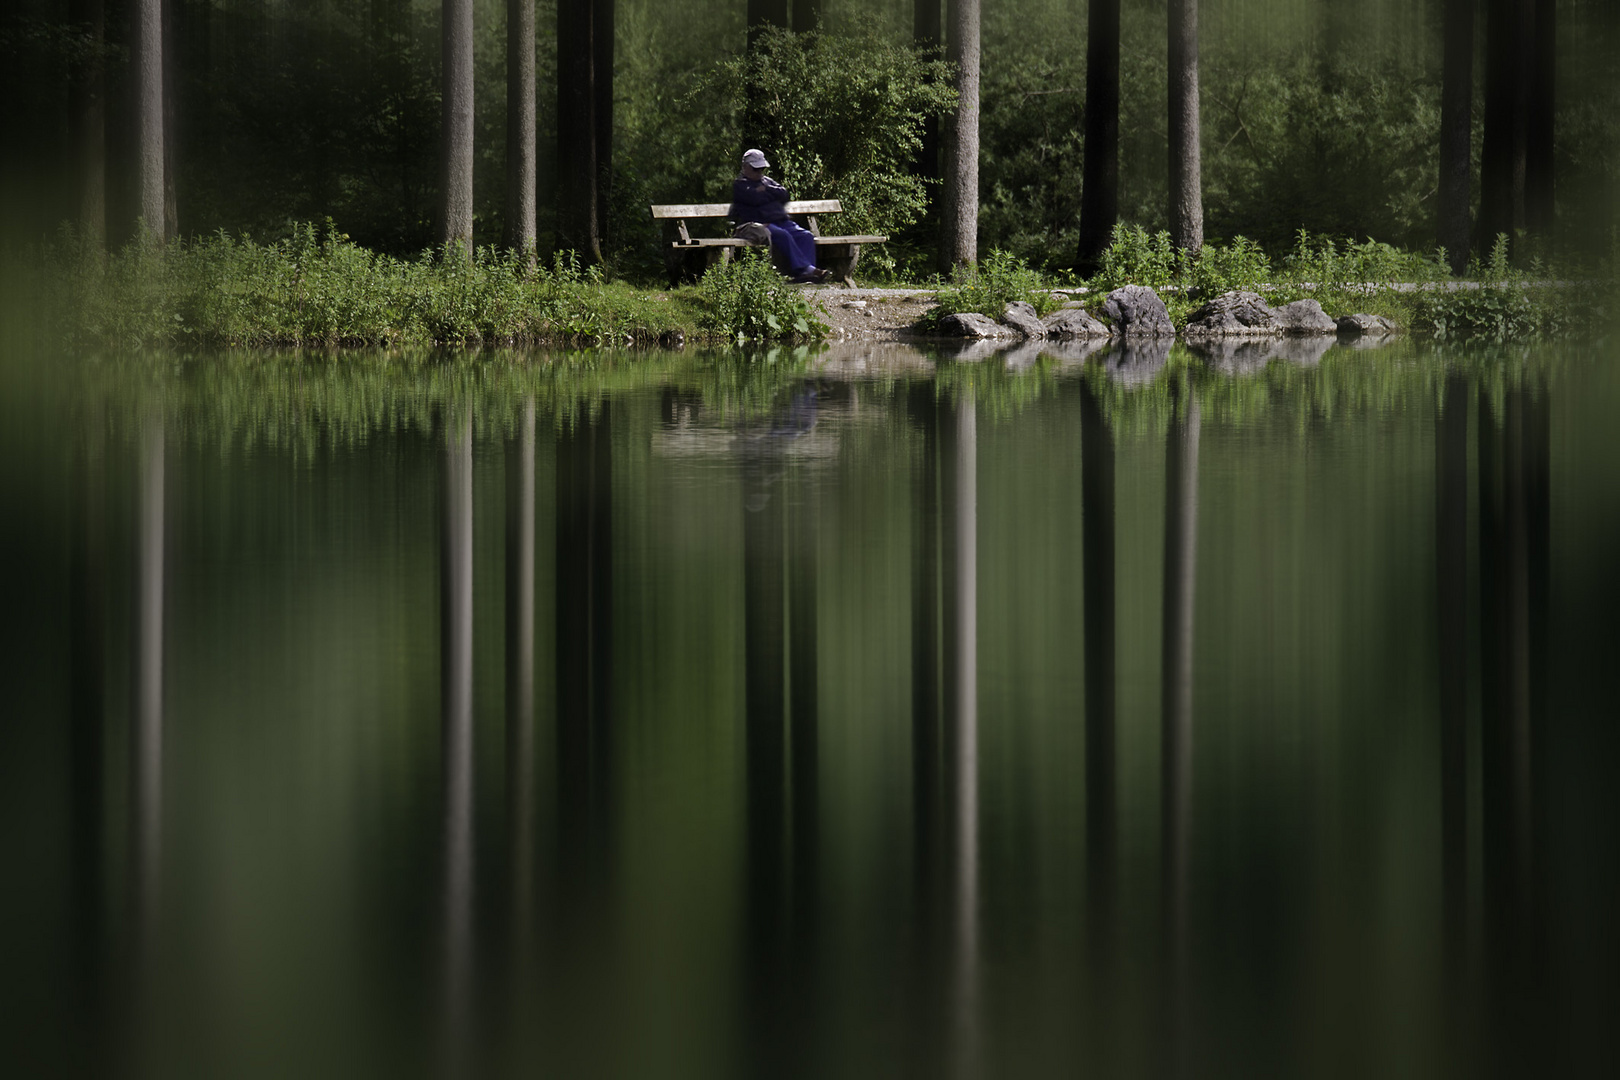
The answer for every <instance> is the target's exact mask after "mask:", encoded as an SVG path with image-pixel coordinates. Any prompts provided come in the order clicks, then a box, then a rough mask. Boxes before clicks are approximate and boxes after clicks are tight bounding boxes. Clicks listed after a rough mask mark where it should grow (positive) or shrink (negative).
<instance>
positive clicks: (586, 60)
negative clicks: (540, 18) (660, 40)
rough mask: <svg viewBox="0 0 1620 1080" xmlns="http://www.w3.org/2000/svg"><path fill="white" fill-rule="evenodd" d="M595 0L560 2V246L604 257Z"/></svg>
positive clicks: (584, 256) (590, 257) (589, 259)
mask: <svg viewBox="0 0 1620 1080" xmlns="http://www.w3.org/2000/svg"><path fill="white" fill-rule="evenodd" d="M595 22H596V17H595V4H594V3H593V0H559V3H558V4H557V247H558V248H559V249H561V250H571V251H576V252H578V253H579V256H580V258H581V259H583V260H584V261H586V262H588V263H594V262H600V261H601V259H602V244H601V233H600V232H598V224H599V223H598V216H597V205H596V201H597V162H596V157H597V147H596V131H597V128H596V47H595V44H594V42H595V29H594V28H595Z"/></svg>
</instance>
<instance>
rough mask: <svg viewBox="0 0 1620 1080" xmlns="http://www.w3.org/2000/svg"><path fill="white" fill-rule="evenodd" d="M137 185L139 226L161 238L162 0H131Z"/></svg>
mask: <svg viewBox="0 0 1620 1080" xmlns="http://www.w3.org/2000/svg"><path fill="white" fill-rule="evenodd" d="M134 3H135V10H134V12H133V16H134V18H133V22H134V26H133V28H132V29H133V31H134V34H133V36H134V38H135V56H134V67H135V158H136V170H135V171H136V187H137V190H138V191H139V193H140V195H139V200H138V201H137V203H136V208H137V210H138V211H139V214H140V219H141V222H142V227H143V228H144V230H145V233H146V235H147V236H148V237H149V238H150V239H152V240H155V241H157V242H159V243H162V242H163V236H164V232H163V228H164V218H165V214H164V197H163V0H134Z"/></svg>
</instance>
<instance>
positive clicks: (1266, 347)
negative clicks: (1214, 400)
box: [1187, 338, 1275, 375]
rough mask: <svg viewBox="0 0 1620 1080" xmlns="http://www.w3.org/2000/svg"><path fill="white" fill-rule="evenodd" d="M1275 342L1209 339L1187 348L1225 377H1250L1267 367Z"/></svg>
mask: <svg viewBox="0 0 1620 1080" xmlns="http://www.w3.org/2000/svg"><path fill="white" fill-rule="evenodd" d="M1274 344H1275V342H1273V341H1269V340H1268V341H1246V340H1244V339H1243V338H1208V339H1206V340H1203V341H1189V342H1188V343H1187V348H1189V349H1191V350H1192V353H1193V355H1194V356H1197V357H1198V358H1199V359H1200V360H1202V361H1203V362H1204V363H1206V364H1208V365H1209V366H1210V367H1211V368H1213V369H1214V370H1216V371H1219V372H1220V373H1221V374H1223V375H1248V374H1250V373H1252V372H1256V371H1259V370H1260V369H1261V368H1263V367H1265V366H1266V361H1267V360H1269V359H1270V358H1271V349H1272V347H1273V345H1274Z"/></svg>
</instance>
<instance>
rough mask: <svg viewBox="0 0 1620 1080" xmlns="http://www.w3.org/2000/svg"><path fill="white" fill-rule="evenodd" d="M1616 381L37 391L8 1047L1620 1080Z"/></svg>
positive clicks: (1566, 373) (905, 368)
mask: <svg viewBox="0 0 1620 1080" xmlns="http://www.w3.org/2000/svg"><path fill="white" fill-rule="evenodd" d="M1311 352H1317V353H1319V352H1320V350H1311ZM936 360H937V361H938V362H937V364H936V363H935V361H936ZM970 361H971V362H970ZM1617 361H1620V357H1617V356H1616V355H1615V349H1614V347H1613V346H1606V347H1596V348H1559V349H1542V350H1535V349H1532V350H1528V351H1527V350H1524V349H1514V350H1504V349H1479V350H1473V351H1466V352H1453V353H1450V354H1444V353H1441V352H1438V351H1434V350H1432V349H1427V348H1424V347H1420V346H1418V345H1415V344H1399V345H1396V346H1393V347H1391V348H1388V349H1383V350H1375V351H1353V350H1349V349H1344V348H1338V347H1335V348H1333V349H1331V350H1329V351H1328V352H1327V353H1326V354H1325V355H1314V356H1313V355H1302V356H1288V355H1282V356H1276V355H1271V356H1268V355H1266V354H1265V353H1264V352H1262V351H1254V350H1250V351H1248V352H1244V351H1231V352H1229V353H1227V354H1215V355H1211V356H1206V357H1202V358H1199V357H1195V356H1193V355H1191V354H1183V353H1181V352H1180V350H1179V348H1178V350H1177V351H1176V352H1175V353H1174V354H1172V355H1170V356H1168V357H1166V356H1165V355H1164V354H1163V353H1162V352H1159V353H1157V354H1155V353H1153V352H1151V351H1149V352H1147V353H1136V354H1131V355H1125V354H1120V353H1112V354H1109V353H1104V354H1101V355H1100V356H1093V357H1091V358H1090V360H1089V361H1087V360H1086V359H1085V358H1084V357H1082V356H1079V355H1073V356H1069V357H1067V358H1064V357H1061V356H1053V355H1050V354H1047V355H1041V354H1039V353H1032V352H1024V353H1018V352H1015V353H1013V354H1010V355H992V356H988V357H962V358H958V359H955V360H952V359H950V358H948V357H934V356H924V355H923V354H921V353H917V352H915V351H913V350H910V349H906V348H899V347H889V348H881V349H866V350H864V351H862V350H857V349H848V348H842V349H835V350H833V351H831V352H827V353H823V354H821V355H819V356H806V355H803V354H800V355H792V354H789V353H786V352H779V353H777V354H774V355H773V356H772V357H771V358H769V360H768V361H767V360H766V359H758V358H756V359H755V360H753V361H752V362H749V361H745V360H742V359H739V358H734V357H718V356H709V357H705V356H690V355H689V356H685V357H682V356H648V355H646V354H641V355H615V354H611V353H595V354H587V355H583V356H574V357H536V356H506V355H488V354H486V355H483V356H481V357H478V358H476V359H475V360H474V361H473V362H471V363H459V364H451V363H443V362H436V361H433V360H432V359H430V358H429V359H423V358H414V359H412V358H399V357H385V356H373V355H361V356H351V357H345V358H340V359H337V360H333V359H331V358H330V357H296V356H285V355H283V356H256V357H231V356H227V357H207V358H187V359H181V358H160V359H159V360H157V361H149V362H140V363H137V362H127V361H126V362H122V363H112V362H103V363H100V364H96V365H93V366H92V367H91V368H90V370H89V373H88V374H80V373H79V368H77V367H76V366H72V367H70V366H67V365H63V366H62V370H63V371H69V372H72V374H66V375H61V376H59V377H58V378H56V379H52V380H44V381H43V382H42V381H41V380H38V379H33V380H31V381H28V382H27V383H26V385H25V384H24V383H23V382H22V381H21V380H13V381H12V384H8V385H9V389H8V391H7V393H6V395H5V398H4V406H3V408H4V423H3V425H0V427H3V429H4V432H3V434H0V454H3V457H0V484H3V486H0V515H3V517H0V520H3V521H4V530H3V534H0V543H3V545H4V555H5V558H4V565H5V566H7V567H9V568H10V571H9V574H8V578H9V580H8V581H7V583H6V586H5V589H4V595H5V597H6V599H5V603H4V605H3V608H0V634H3V638H0V642H3V649H0V665H3V674H4V678H3V682H0V695H3V696H0V701H3V712H4V715H5V722H4V724H3V725H0V852H3V853H4V858H5V866H6V871H5V886H4V888H3V889H0V1017H3V1020H0V1026H3V1031H4V1033H5V1039H6V1044H7V1051H6V1054H7V1057H8V1058H10V1059H11V1060H12V1061H13V1062H19V1061H20V1062H21V1063H22V1069H21V1071H20V1072H19V1073H18V1075H51V1074H83V1075H98V1076H105V1075H120V1074H129V1075H136V1076H161V1077H174V1076H198V1077H226V1076H292V1075H306V1076H317V1075H319V1076H356V1075H395V1076H414V1075H424V1076H436V1075H467V1076H473V1075H496V1074H513V1075H554V1076H564V1077H575V1076H698V1077H727V1076H745V1077H754V1076H793V1075H803V1076H832V1075H839V1076H844V1075H869V1076H918V1077H939V1076H993V1077H1006V1076H1021V1075H1028V1076H1054V1075H1073V1074H1077V1073H1081V1072H1089V1073H1092V1074H1096V1075H1106V1076H1118V1075H1134V1074H1151V1075H1165V1076H1206V1075H1207V1076H1217V1075H1230V1076H1291V1075H1300V1076H1304V1075H1310V1076H1316V1075H1322V1076H1335V1075H1342V1076H1370V1075H1411V1076H1432V1075H1456V1076H1477V1075H1480V1074H1490V1073H1493V1072H1495V1073H1500V1074H1503V1075H1536V1074H1540V1075H1557V1074H1578V1075H1601V1074H1605V1073H1609V1074H1612V1073H1614V1072H1617V1071H1620V1062H1617V1054H1616V1051H1615V1048H1614V1040H1613V1036H1612V1034H1611V1029H1612V1025H1613V1019H1614V1016H1615V1015H1616V1013H1617V1010H1620V989H1617V986H1620V984H1617V980H1616V977H1615V974H1614V973H1615V970H1616V965H1617V962H1620V930H1617V929H1616V920H1615V912H1616V910H1620V855H1617V852H1620V846H1617V839H1620V836H1617V832H1620V812H1617V811H1620V795H1617V785H1616V783H1615V773H1616V762H1617V760H1620V757H1617V753H1620V725H1617V719H1620V709H1617V708H1616V706H1615V701H1614V696H1613V675H1612V673H1613V671H1614V668H1615V664H1616V656H1617V646H1620V631H1617V629H1616V626H1615V611H1616V609H1617V604H1620V568H1617V561H1616V558H1615V556H1616V553H1617V551H1620V426H1617V425H1616V422H1615V419H1614V418H1615V417H1616V415H1617V414H1620V366H1617Z"/></svg>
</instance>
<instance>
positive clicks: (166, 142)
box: [163, 0, 181, 240]
mask: <svg viewBox="0 0 1620 1080" xmlns="http://www.w3.org/2000/svg"><path fill="white" fill-rule="evenodd" d="M178 6H179V0H163V238H164V239H165V240H173V239H174V238H175V237H176V236H178V235H180V199H179V195H178V193H177V192H176V186H175V181H176V179H177V178H178V177H179V175H180V156H179V145H180V140H179V137H178V136H179V132H180V124H179V112H180V108H179V106H180V87H179V86H178V85H177V84H178V81H179V77H180V65H181V52H180V47H179V42H180V35H179V30H178V23H179V19H180V15H179V11H178V10H177V8H178Z"/></svg>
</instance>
